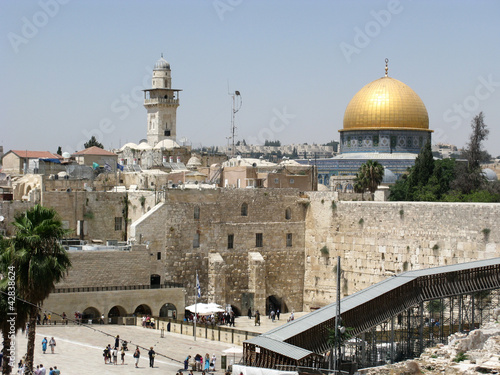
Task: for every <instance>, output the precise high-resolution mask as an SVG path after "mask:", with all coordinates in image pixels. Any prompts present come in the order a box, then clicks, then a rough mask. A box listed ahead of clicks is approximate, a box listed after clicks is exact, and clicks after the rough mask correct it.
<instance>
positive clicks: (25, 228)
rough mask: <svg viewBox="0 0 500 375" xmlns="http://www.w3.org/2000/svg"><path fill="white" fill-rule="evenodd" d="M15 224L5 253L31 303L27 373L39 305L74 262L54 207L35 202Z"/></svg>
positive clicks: (16, 219) (31, 369) (25, 295)
mask: <svg viewBox="0 0 500 375" xmlns="http://www.w3.org/2000/svg"><path fill="white" fill-rule="evenodd" d="M13 225H14V227H15V229H16V234H15V236H14V238H12V246H10V247H8V249H7V253H8V254H6V256H8V257H10V260H11V265H12V266H13V267H14V269H15V272H16V285H17V288H18V293H19V295H20V296H21V298H23V299H25V300H26V301H28V302H29V303H30V304H31V305H30V307H29V327H30V329H29V332H28V350H27V354H26V368H27V372H28V373H31V371H33V353H34V349H35V337H36V336H35V334H36V320H37V314H38V311H39V308H40V305H41V303H42V302H43V301H44V300H45V299H46V298H47V297H48V296H49V294H50V293H51V292H52V291H53V290H54V287H55V284H56V283H57V282H59V281H60V280H61V279H62V278H63V277H64V275H65V274H66V272H67V270H68V269H69V267H70V266H71V262H70V259H69V257H68V253H67V252H66V250H64V248H63V247H62V246H61V243H60V240H61V239H62V238H63V237H64V235H65V234H66V233H67V232H66V231H65V230H64V229H63V227H62V222H61V220H60V219H59V218H58V216H57V213H56V211H55V210H53V209H51V208H46V207H43V206H41V205H36V206H35V207H33V208H31V209H29V210H27V211H26V212H24V213H21V214H19V215H17V216H16V217H15V219H14V222H13Z"/></svg>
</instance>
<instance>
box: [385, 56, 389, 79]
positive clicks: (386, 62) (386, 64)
mask: <svg viewBox="0 0 500 375" xmlns="http://www.w3.org/2000/svg"><path fill="white" fill-rule="evenodd" d="M388 64H389V59H385V76H386V77H387V72H388V71H389V67H388Z"/></svg>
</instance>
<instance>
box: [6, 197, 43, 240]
mask: <svg viewBox="0 0 500 375" xmlns="http://www.w3.org/2000/svg"><path fill="white" fill-rule="evenodd" d="M34 206H35V203H33V202H23V201H0V216H3V217H4V219H3V221H1V222H0V229H1V230H2V231H1V232H4V231H5V235H6V236H11V235H13V234H14V233H15V228H14V226H13V225H12V222H13V221H14V218H15V217H16V215H17V214H20V213H22V212H24V211H26V210H29V209H30V208H31V207H34Z"/></svg>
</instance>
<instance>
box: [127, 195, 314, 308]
mask: <svg viewBox="0 0 500 375" xmlns="http://www.w3.org/2000/svg"><path fill="white" fill-rule="evenodd" d="M243 203H246V204H247V205H248V214H247V216H242V215H241V206H242V204H243ZM195 207H198V208H199V210H200V211H199V212H200V214H199V218H198V219H197V218H195V214H194V213H195ZM287 207H288V208H290V211H291V219H288V220H287V219H286V218H285V210H286V208H287ZM305 210H306V209H305V207H304V205H303V204H301V203H300V196H299V192H298V191H297V190H294V189H283V190H276V191H272V190H261V189H234V190H231V189H225V190H202V191H198V190H194V191H191V190H185V191H182V190H169V191H168V192H167V197H166V200H165V203H164V204H161V205H160V206H157V207H155V208H153V209H152V210H151V211H150V212H149V213H148V215H147V216H145V217H143V218H141V219H140V220H139V221H138V222H136V223H133V224H132V227H133V229H132V228H131V234H132V233H133V235H134V237H135V240H136V241H141V242H142V243H145V242H146V241H148V242H149V248H150V251H152V252H157V251H161V252H162V255H164V259H165V280H167V281H174V282H183V283H184V285H185V287H186V290H187V291H188V294H187V302H186V303H188V304H189V303H192V302H194V290H195V285H194V284H195V278H196V271H197V270H198V275H199V279H200V284H201V288H202V292H201V293H202V301H207V300H208V301H210V302H212V301H214V302H217V303H230V304H232V305H233V306H234V307H235V308H236V309H239V310H240V311H241V309H242V307H243V306H244V305H245V303H243V300H244V299H245V298H248V293H255V292H254V291H253V290H254V289H255V282H252V288H250V286H249V280H250V279H251V278H252V275H251V274H250V273H251V272H253V271H252V267H253V265H252V267H250V266H251V265H250V263H249V257H248V253H249V252H258V253H260V254H261V256H262V257H263V259H264V262H265V273H264V274H265V275H266V276H265V277H262V278H265V280H262V286H261V284H260V283H259V284H258V286H259V288H260V289H262V288H263V289H265V290H264V291H263V292H261V291H260V290H259V293H262V294H264V295H265V296H266V298H268V297H269V296H275V297H277V298H278V299H283V303H284V304H285V305H284V306H283V307H282V311H284V310H291V309H296V310H301V308H302V295H303V292H302V291H303V282H304V247H305V245H304V218H305V216H304V215H305ZM256 233H262V236H263V245H262V247H256ZM287 233H291V234H292V246H286V236H287ZM230 234H232V235H233V236H234V248H232V249H228V235H230ZM198 236H199V246H196V244H195V242H196V241H195V238H196V237H198ZM213 253H218V254H219V255H220V257H221V258H222V262H221V261H220V259H218V258H213V257H212V260H213V261H214V263H212V264H209V254H213ZM217 259H218V261H217V262H215V261H216V260H217ZM210 270H212V271H210ZM215 270H221V271H223V272H224V273H222V274H220V275H218V278H217V279H215V282H217V283H219V284H221V285H225V288H224V291H223V292H221V293H222V294H221V293H216V291H218V290H220V285H217V286H213V287H211V289H210V290H209V288H208V285H209V279H210V272H212V275H213V273H214V272H215ZM259 275H262V273H260V272H259ZM212 279H213V278H212ZM250 289H252V292H251V291H250ZM209 293H210V294H209ZM212 298H213V300H212ZM259 298H260V297H259ZM260 299H261V298H260ZM245 306H246V305H245ZM285 306H286V307H285ZM254 308H259V309H264V308H265V305H264V304H262V303H260V305H259V306H258V307H256V306H252V309H254ZM241 312H242V313H243V314H245V313H246V311H241ZM261 313H262V311H261Z"/></svg>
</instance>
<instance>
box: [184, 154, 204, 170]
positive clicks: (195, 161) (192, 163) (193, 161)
mask: <svg viewBox="0 0 500 375" xmlns="http://www.w3.org/2000/svg"><path fill="white" fill-rule="evenodd" d="M199 166H201V160H200V159H199V158H198V157H196V156H194V155H193V156H191V158H190V159H189V160H188V162H187V164H186V167H188V168H196V167H199Z"/></svg>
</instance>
